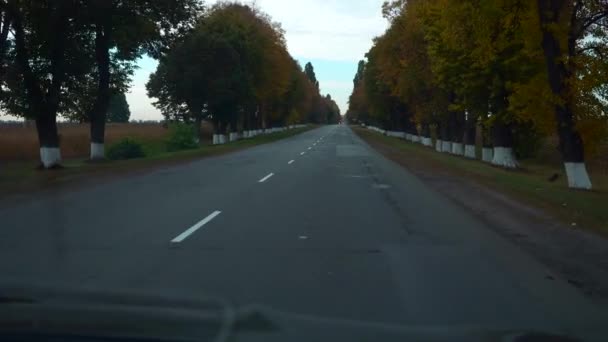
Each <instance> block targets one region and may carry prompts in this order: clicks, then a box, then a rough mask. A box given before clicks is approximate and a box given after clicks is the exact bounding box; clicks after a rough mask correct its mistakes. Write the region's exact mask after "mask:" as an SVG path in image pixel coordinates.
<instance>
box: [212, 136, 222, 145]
mask: <svg viewBox="0 0 608 342" xmlns="http://www.w3.org/2000/svg"><path fill="white" fill-rule="evenodd" d="M219 143H220V136H219V135H217V134H214V135H213V143H212V144H213V145H218V144H219Z"/></svg>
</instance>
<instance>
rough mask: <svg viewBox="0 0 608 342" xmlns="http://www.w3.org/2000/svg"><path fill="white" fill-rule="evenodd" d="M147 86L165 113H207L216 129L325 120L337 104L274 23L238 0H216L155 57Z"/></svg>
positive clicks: (178, 117)
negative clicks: (185, 32)
mask: <svg viewBox="0 0 608 342" xmlns="http://www.w3.org/2000/svg"><path fill="white" fill-rule="evenodd" d="M307 65H308V66H309V68H310V69H311V70H312V65H311V64H310V63H308V64H307ZM147 89H148V94H149V96H150V97H153V98H155V99H156V101H155V106H157V107H158V108H159V109H160V110H161V111H162V113H163V115H165V117H166V118H167V119H168V120H173V121H185V122H200V121H201V120H203V119H210V120H212V121H213V122H214V124H215V127H216V131H217V132H218V133H219V134H224V133H226V131H227V130H228V129H229V130H230V131H232V132H235V131H237V130H238V129H239V127H243V128H244V129H245V130H248V129H253V128H266V127H273V126H283V125H285V124H295V123H299V122H304V121H309V120H310V121H314V122H319V123H324V122H327V121H328V119H329V118H330V117H331V120H333V114H332V115H328V113H329V112H331V111H332V110H335V109H336V108H337V106H335V102H333V101H324V100H323V99H322V98H321V96H320V95H319V91H318V82H317V81H316V79H315V81H314V82H313V81H311V79H310V78H309V77H308V74H306V73H305V72H303V71H302V69H301V67H300V66H299V65H298V63H297V62H296V61H295V60H294V59H293V58H292V57H291V56H290V55H289V53H288V52H287V47H286V45H285V38H284V36H283V30H282V29H281V27H280V25H279V24H277V23H275V22H273V21H272V20H271V19H270V18H269V17H268V15H266V14H264V13H262V12H261V11H259V10H258V9H257V8H255V7H253V6H249V5H242V4H238V3H219V4H217V5H215V6H213V7H212V8H210V9H209V10H208V11H207V12H206V13H205V14H204V15H203V16H201V18H200V19H199V21H198V22H197V24H196V25H195V28H194V31H193V33H192V34H191V35H188V36H187V37H185V38H184V39H183V40H182V41H180V42H178V43H177V44H175V45H174V46H173V48H172V49H171V51H170V52H169V53H168V54H167V55H166V56H164V57H163V58H162V59H161V61H160V64H159V66H158V68H157V70H156V72H154V73H153V74H152V76H151V77H150V81H149V82H148V84H147Z"/></svg>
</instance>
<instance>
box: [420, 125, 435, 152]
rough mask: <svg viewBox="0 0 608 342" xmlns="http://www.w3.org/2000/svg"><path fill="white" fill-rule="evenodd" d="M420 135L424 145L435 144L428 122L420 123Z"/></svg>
mask: <svg viewBox="0 0 608 342" xmlns="http://www.w3.org/2000/svg"><path fill="white" fill-rule="evenodd" d="M420 136H421V138H422V144H423V145H424V146H431V145H433V141H432V140H431V128H430V127H429V124H428V123H422V124H421V125H420Z"/></svg>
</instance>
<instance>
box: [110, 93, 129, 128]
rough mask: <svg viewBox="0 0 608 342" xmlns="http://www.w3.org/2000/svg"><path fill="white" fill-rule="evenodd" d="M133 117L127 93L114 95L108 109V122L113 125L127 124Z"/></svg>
mask: <svg viewBox="0 0 608 342" xmlns="http://www.w3.org/2000/svg"><path fill="white" fill-rule="evenodd" d="M130 117H131V110H130V109H129V103H127V97H126V96H125V93H119V94H114V95H112V98H111V99H110V105H109V107H108V115H107V121H108V122H112V123H126V122H129V118H130Z"/></svg>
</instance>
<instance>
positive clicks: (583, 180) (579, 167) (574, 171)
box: [564, 163, 592, 190]
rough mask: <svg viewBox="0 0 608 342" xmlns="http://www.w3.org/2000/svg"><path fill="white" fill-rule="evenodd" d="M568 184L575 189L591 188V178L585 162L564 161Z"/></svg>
mask: <svg viewBox="0 0 608 342" xmlns="http://www.w3.org/2000/svg"><path fill="white" fill-rule="evenodd" d="M564 167H565V168H566V177H568V186H569V187H570V188H573V189H584V190H591V188H592V186H591V179H589V173H587V166H586V165H585V163H564Z"/></svg>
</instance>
